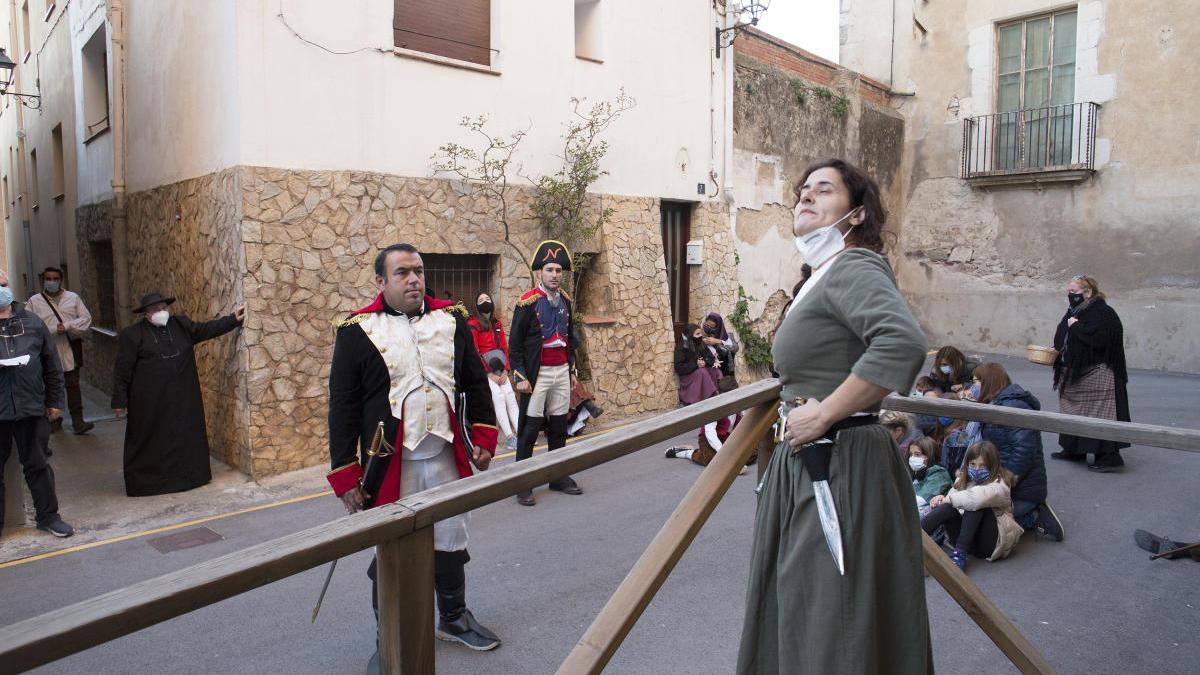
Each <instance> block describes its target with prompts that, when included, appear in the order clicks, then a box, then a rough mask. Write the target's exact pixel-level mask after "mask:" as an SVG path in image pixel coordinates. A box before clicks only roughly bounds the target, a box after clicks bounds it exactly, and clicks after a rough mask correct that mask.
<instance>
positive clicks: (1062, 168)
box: [962, 103, 1100, 184]
mask: <svg viewBox="0 0 1200 675" xmlns="http://www.w3.org/2000/svg"><path fill="white" fill-rule="evenodd" d="M1099 108H1100V106H1099V105H1098V104H1096V103H1069V104H1065V105H1054V106H1049V107H1046V108H1031V109H1028V110H1013V111H1010V112H1002V113H994V114H991V115H980V116H978V117H970V118H968V119H966V120H964V121H963V149H962V177H963V178H966V179H968V180H970V181H971V182H972V183H980V184H1004V183H1021V182H1056V181H1078V180H1084V179H1086V178H1087V177H1088V176H1090V175H1091V173H1092V172H1093V171H1094V169H1095V148H1096V113H1097V111H1098V110H1099Z"/></svg>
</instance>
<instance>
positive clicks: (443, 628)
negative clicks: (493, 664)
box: [433, 551, 500, 652]
mask: <svg viewBox="0 0 1200 675" xmlns="http://www.w3.org/2000/svg"><path fill="white" fill-rule="evenodd" d="M433 557H434V560H433V588H434V591H435V593H436V594H437V605H438V625H437V632H436V635H437V638H438V639H439V640H445V641H447V642H461V643H462V644H464V645H466V646H467V647H470V648H471V649H474V650H475V651H477V652H486V651H488V650H490V649H495V648H496V647H499V646H500V638H498V637H496V634H495V633H493V632H492V631H490V630H488V629H487V628H485V627H484V626H483V625H482V624H480V623H479V622H478V621H476V620H475V617H474V616H473V615H472V614H471V610H469V609H467V574H466V570H465V565H466V563H467V561H468V560H470V559H471V556H470V555H468V554H467V552H466V551H434V552H433Z"/></svg>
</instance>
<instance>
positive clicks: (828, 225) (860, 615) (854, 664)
mask: <svg viewBox="0 0 1200 675" xmlns="http://www.w3.org/2000/svg"><path fill="white" fill-rule="evenodd" d="M796 196H797V198H798V200H799V201H798V202H797V204H796V209H795V220H794V223H793V234H794V235H795V236H796V246H797V248H798V249H799V250H800V254H801V256H802V257H803V258H804V260H805V262H806V263H808V264H809V265H811V266H812V269H813V273H812V277H811V278H810V279H809V280H808V281H807V283H805V284H804V286H803V287H802V288H801V289H800V291H799V292H798V293H797V296H796V298H794V299H793V301H792V303H791V305H790V306H789V308H788V310H787V315H786V316H785V317H784V319H783V322H782V324H781V326H780V328H779V331H778V332H777V333H776V335H775V341H774V345H773V347H772V355H773V356H774V361H775V369H776V370H777V371H778V373H779V379H780V382H781V383H782V384H783V394H782V396H783V407H782V409H781V411H782V414H783V415H785V416H786V425H785V427H784V428H785V431H784V435H783V440H782V442H780V444H779V445H778V446H777V447H776V448H775V452H774V454H773V455H772V457H771V461H770V463H769V464H768V466H767V468H766V470H765V473H764V476H763V481H762V484H761V486H760V488H761V492H760V497H759V504H758V513H757V515H756V519H755V530H754V544H753V549H752V552H751V567H750V586H749V591H748V594H747V600H746V617H745V623H744V629H743V632H742V641H741V649H740V653H739V654H738V665H737V671H738V672H739V673H789V674H794V673H821V674H822V675H825V674H832V673H855V674H858V673H885V672H886V673H900V674H906V673H927V672H933V658H932V655H931V651H930V643H929V619H928V615H927V612H926V608H925V583H924V575H923V574H922V560H921V527H920V520H919V518H918V515H917V507H916V499H915V497H914V495H913V488H912V479H911V477H910V476H909V473H908V470H907V467H906V466H905V465H904V463H903V461H902V460H901V459H900V454H899V452H898V451H897V448H896V443H895V441H894V440H893V439H892V436H891V434H889V433H888V432H887V430H886V429H884V428H883V427H881V426H880V425H879V424H878V419H877V415H876V413H878V411H879V402H880V400H881V399H882V398H883V397H884V396H886V395H887V394H888V393H889V392H892V391H903V392H907V391H908V389H909V387H910V386H911V385H912V383H913V380H914V379H915V378H916V376H917V372H918V371H919V370H920V368H921V365H922V364H923V362H924V360H925V348H926V342H925V337H924V335H923V334H922V333H921V330H920V328H919V327H918V326H917V323H916V321H915V320H914V319H913V317H912V314H911V313H910V312H909V310H908V306H907V305H906V304H905V302H904V299H903V298H902V297H901V296H900V293H899V291H898V290H897V289H896V281H895V277H894V276H893V275H892V271H891V267H890V266H889V265H888V263H887V261H886V260H885V259H884V258H883V257H882V256H881V255H880V252H881V251H882V250H883V240H882V230H883V224H884V220H885V218H886V215H885V213H884V210H883V206H882V204H881V200H880V197H879V188H878V187H877V186H876V185H875V182H874V181H872V180H871V179H870V178H869V177H867V176H866V175H865V174H864V173H863V172H862V171H861V170H859V169H858V168H857V167H854V166H853V165H850V164H848V163H846V162H844V161H842V160H836V159H835V160H827V161H823V162H819V163H817V164H815V165H813V166H811V167H809V168H808V170H806V171H805V173H804V176H803V177H802V178H801V180H800V182H799V183H798V184H797V187H796ZM822 456H823V457H824V458H825V462H826V463H827V465H828V466H827V467H826V466H824V465H823V464H822V462H821V461H820V458H821V457H822ZM814 457H815V458H817V459H813V458H814ZM814 468H815V469H816V474H817V475H816V479H817V480H816V481H814V477H813V476H814V472H813V469H814ZM826 468H827V472H826V471H824V470H825V469H826ZM822 473H827V481H828V482H827V484H828V489H829V491H830V496H831V498H832V499H831V501H832V506H833V507H834V509H832V510H834V511H835V512H836V517H837V522H838V526H837V527H834V528H823V527H822V520H821V516H820V514H819V513H818V511H819V509H818V505H817V497H818V493H817V490H820V489H823V488H824V485H822V484H821V483H820V482H819V480H820V479H821V478H825V477H826V476H823V475H821V474H822ZM815 482H816V485H817V487H816V488H814V483H815ZM827 503H828V502H827ZM829 522H830V521H829V519H828V518H827V519H826V524H827V525H828V523H829ZM827 529H829V530H830V531H832V533H833V535H832V540H831V539H830V538H829V537H827V535H826V530H827ZM835 540H836V541H835ZM838 541H840V547H839V546H836V544H837V543H838ZM838 549H840V554H841V555H840V558H841V559H840V560H839V555H838ZM840 567H844V572H843V571H841V569H840Z"/></svg>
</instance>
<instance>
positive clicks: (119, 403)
mask: <svg viewBox="0 0 1200 675" xmlns="http://www.w3.org/2000/svg"><path fill="white" fill-rule="evenodd" d="M174 302H175V298H169V297H164V296H163V295H162V294H160V293H150V294H148V295H145V296H142V301H141V303H140V304H139V305H138V306H137V307H136V308H134V310H133V313H134V314H140V315H141V317H142V318H141V319H139V320H138V321H136V322H135V323H134V324H133V325H131V326H127V327H126V328H125V329H123V330H122V331H121V334H120V337H119V339H118V348H117V360H116V363H115V364H114V366H113V393H112V408H113V414H115V415H116V416H117V417H121V416H123V415H125V414H126V413H128V417H129V421H128V423H127V425H126V427H125V458H124V465H125V493H126V494H127V495H129V496H130V497H144V496H148V495H161V494H167V493H170V492H183V491H184V490H191V489H192V488H195V487H199V486H201V485H204V484H205V483H207V482H208V481H210V480H212V472H211V471H210V469H209V465H208V430H207V428H206V427H205V423H204V401H203V399H202V398H201V396H200V376H199V375H198V373H197V372H196V354H195V347H196V345H198V344H200V343H201V342H204V341H205V340H211V339H213V338H215V337H219V336H221V335H224V334H226V333H228V332H230V331H232V330H234V329H236V328H238V327H239V326H241V325H242V320H243V319H244V318H245V315H246V308H245V306H244V305H240V304H239V305H237V306H236V307H235V308H234V310H233V313H232V314H230V315H228V316H224V317H221V318H218V319H214V320H212V321H192V320H191V319H189V318H188V317H186V316H183V315H172V314H171V312H170V310H168V309H167V307H168V306H170V305H171V304H173V303H174Z"/></svg>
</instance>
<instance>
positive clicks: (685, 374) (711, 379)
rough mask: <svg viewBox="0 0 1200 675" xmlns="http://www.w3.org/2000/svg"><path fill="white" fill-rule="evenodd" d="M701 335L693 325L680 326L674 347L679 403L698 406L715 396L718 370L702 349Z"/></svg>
mask: <svg viewBox="0 0 1200 675" xmlns="http://www.w3.org/2000/svg"><path fill="white" fill-rule="evenodd" d="M703 339H704V332H703V331H702V330H701V329H700V326H697V325H696V324H694V323H689V324H688V325H687V326H684V328H683V332H682V333H680V335H679V344H677V345H676V346H675V374H676V375H678V376H679V402H680V403H682V404H683V405H691V404H693V403H699V402H700V401H703V400H704V399H706V398H710V397H713V396H716V395H717V380H718V379H720V372H721V371H719V370H716V369H715V366H716V357H714V356H713V354H712V352H711V351H710V350H709V349H707V348H706V347H705V345H704V341H703Z"/></svg>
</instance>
